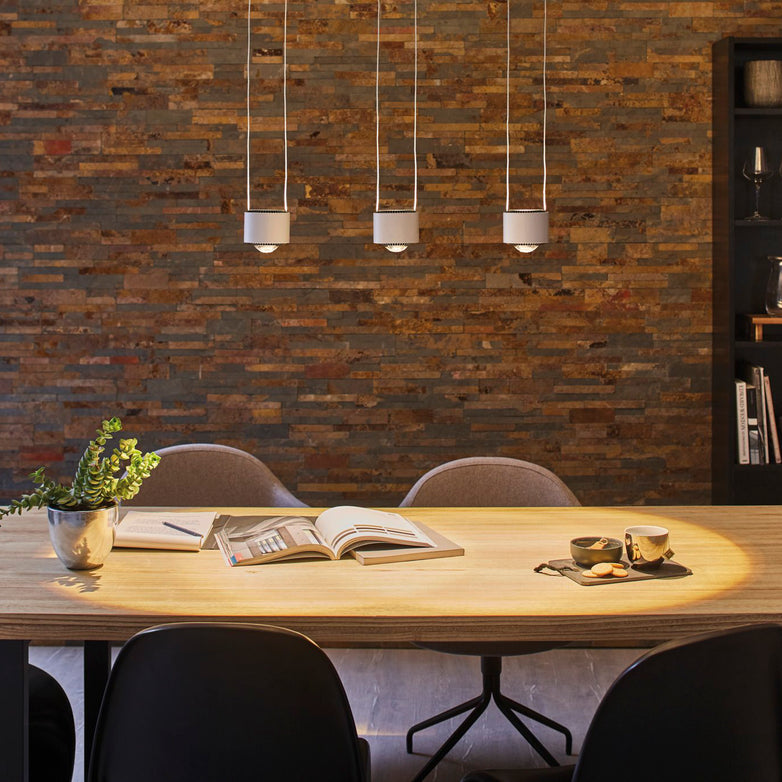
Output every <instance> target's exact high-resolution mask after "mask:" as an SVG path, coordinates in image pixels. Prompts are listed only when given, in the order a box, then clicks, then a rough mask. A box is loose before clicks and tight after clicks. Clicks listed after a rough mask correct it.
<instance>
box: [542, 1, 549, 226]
mask: <svg viewBox="0 0 782 782" xmlns="http://www.w3.org/2000/svg"><path fill="white" fill-rule="evenodd" d="M547 28H548V7H547V2H546V0H543V211H544V212H545V211H546V113H547V110H548V96H547V94H546V55H547V52H546V39H547V37H548V36H547V33H548V30H547Z"/></svg>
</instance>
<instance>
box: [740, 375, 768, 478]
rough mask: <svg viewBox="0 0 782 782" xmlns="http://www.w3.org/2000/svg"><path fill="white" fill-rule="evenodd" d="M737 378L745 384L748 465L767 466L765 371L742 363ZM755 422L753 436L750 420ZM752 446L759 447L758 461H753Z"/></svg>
mask: <svg viewBox="0 0 782 782" xmlns="http://www.w3.org/2000/svg"><path fill="white" fill-rule="evenodd" d="M739 376H740V378H741V379H742V380H744V381H745V382H746V384H747V419H748V422H749V427H750V430H749V441H750V464H768V459H769V450H768V431H767V423H766V421H767V417H766V415H767V414H766V393H765V385H766V384H765V379H764V378H765V371H764V369H763V367H761V366H758V365H757V364H749V363H745V362H742V363H741V364H740V365H739ZM753 408H754V418H755V420H756V423H755V426H756V428H757V435H754V434H753V430H752V418H753ZM753 445H759V446H760V461H754V460H753V453H752V452H753Z"/></svg>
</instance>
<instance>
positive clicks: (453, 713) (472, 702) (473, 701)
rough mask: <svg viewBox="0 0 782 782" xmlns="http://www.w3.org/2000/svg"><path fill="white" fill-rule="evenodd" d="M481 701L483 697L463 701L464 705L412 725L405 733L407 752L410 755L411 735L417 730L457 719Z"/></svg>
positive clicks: (411, 749) (478, 696)
mask: <svg viewBox="0 0 782 782" xmlns="http://www.w3.org/2000/svg"><path fill="white" fill-rule="evenodd" d="M482 700H483V695H477V696H476V697H475V698H470V700H468V701H465V702H464V703H460V704H459V705H458V706H454V707H453V708H452V709H446V710H445V711H441V712H440V713H439V714H435V715H434V717H429V719H427V720H422V721H421V722H417V723H416V724H415V725H413V727H412V728H410V730H408V731H407V752H408V754H409V753H412V751H413V734H414V733H418V731H419V730H424V729H426V728H431V727H432V725H437V723H438V722H445V721H446V720H450V719H451V718H452V717H457V716H458V715H459V714H464V712H465V711H469V710H470V709H472V708H474V707H476V706H477V705H478V704H479V703H481V701H482Z"/></svg>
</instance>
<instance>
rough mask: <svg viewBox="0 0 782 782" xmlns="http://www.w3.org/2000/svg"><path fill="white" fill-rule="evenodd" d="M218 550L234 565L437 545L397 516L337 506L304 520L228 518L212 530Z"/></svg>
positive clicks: (334, 557)
mask: <svg viewBox="0 0 782 782" xmlns="http://www.w3.org/2000/svg"><path fill="white" fill-rule="evenodd" d="M215 541H216V543H217V547H218V548H219V549H220V551H221V552H222V553H223V556H224V557H225V561H226V562H227V563H228V564H229V565H231V566H233V565H257V564H260V563H263V562H272V561H274V560H277V559H295V558H302V557H328V558H329V559H339V558H340V557H341V556H342V555H343V554H345V553H346V552H348V551H352V550H354V549H357V548H359V547H362V546H373V545H377V544H383V545H386V546H388V545H398V546H405V547H410V546H413V547H418V546H420V547H435V546H436V544H435V542H434V541H432V539H431V538H430V537H429V536H428V535H426V534H425V533H424V532H422V531H421V530H420V529H419V528H418V527H417V526H416V525H415V524H413V523H412V522H410V521H408V520H407V519H405V518H404V517H402V516H400V515H399V514H398V513H389V512H388V511H382V510H372V509H369V508H358V507H355V506H352V505H340V506H337V507H335V508H329V509H328V510H324V511H323V513H321V514H320V515H319V516H318V517H317V518H307V517H306V516H229V517H228V520H227V521H226V523H225V525H224V526H223V528H222V529H220V530H218V531H217V532H215Z"/></svg>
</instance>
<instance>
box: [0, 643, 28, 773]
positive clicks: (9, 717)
mask: <svg viewBox="0 0 782 782" xmlns="http://www.w3.org/2000/svg"><path fill="white" fill-rule="evenodd" d="M27 646H28V643H27V641H6V640H3V641H0V693H2V697H0V779H2V780H3V782H28V760H27V748H28V738H27V722H28V720H27V713H28V706H27V704H28V698H27V693H28V687H27Z"/></svg>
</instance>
